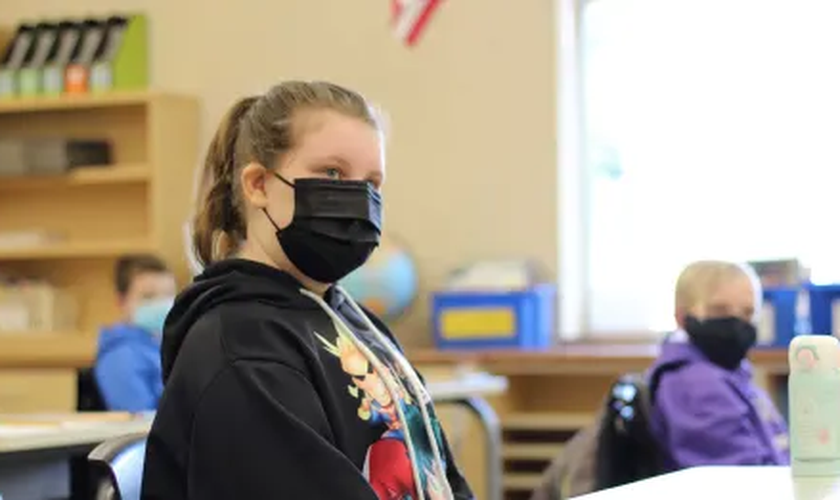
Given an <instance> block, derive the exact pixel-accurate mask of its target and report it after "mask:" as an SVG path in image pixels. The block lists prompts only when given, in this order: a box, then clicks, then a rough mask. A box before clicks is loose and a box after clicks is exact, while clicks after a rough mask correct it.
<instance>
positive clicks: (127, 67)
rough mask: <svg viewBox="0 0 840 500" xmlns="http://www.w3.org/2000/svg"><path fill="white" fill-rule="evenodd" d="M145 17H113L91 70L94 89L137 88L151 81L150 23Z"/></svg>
mask: <svg viewBox="0 0 840 500" xmlns="http://www.w3.org/2000/svg"><path fill="white" fill-rule="evenodd" d="M147 24H148V23H147V20H146V17H145V16H142V15H132V16H113V17H111V18H109V19H108V20H107V21H106V22H105V26H106V28H105V36H104V40H103V42H102V45H101V46H100V48H99V50H98V51H97V54H96V56H95V58H94V61H93V65H92V67H91V72H90V90H91V91H107V90H134V89H142V88H145V87H147V86H148V83H149V69H148V67H149V54H148V40H147V38H148V26H147Z"/></svg>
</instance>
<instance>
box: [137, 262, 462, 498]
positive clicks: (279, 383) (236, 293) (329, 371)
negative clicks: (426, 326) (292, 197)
mask: <svg viewBox="0 0 840 500" xmlns="http://www.w3.org/2000/svg"><path fill="white" fill-rule="evenodd" d="M302 288H303V287H302V286H301V285H300V283H298V282H297V281H296V280H295V279H294V278H292V277H291V276H290V275H288V274H285V273H283V272H281V271H278V270H276V269H274V268H271V267H268V266H264V265H262V264H258V263H255V262H251V261H245V260H229V261H225V262H222V263H219V264H216V265H214V266H212V267H210V268H208V269H207V270H206V271H205V272H204V273H202V274H201V275H200V276H199V277H197V278H196V280H195V282H194V283H193V285H192V286H191V287H189V288H188V289H187V290H185V291H184V292H183V293H182V294H181V295H180V296H179V297H178V299H177V300H176V302H175V306H174V307H173V309H172V312H171V313H170V315H169V317H168V318H167V321H166V327H165V329H164V336H163V347H162V361H163V377H164V382H165V383H166V389H165V391H164V394H163V397H162V399H161V401H160V405H159V408H158V412H157V416H156V418H155V421H154V424H153V426H152V430H151V433H150V435H149V440H148V444H147V449H146V463H145V469H144V476H143V492H142V498H144V499H162V500H176V499H195V500H217V499H218V500H221V499H227V500H240V499H242V500H245V499H247V500H260V499H266V500H267V499H272V500H274V499H290V500H377V499H378V500H383V499H388V500H391V499H394V500H397V499H399V500H407V499H412V500H419V499H420V498H424V499H437V498H442V499H455V500H467V499H472V498H473V495H472V493H471V492H470V489H469V487H468V486H467V484H466V482H465V481H464V479H463V477H462V476H461V474H460V473H459V472H458V470H457V468H456V466H455V464H454V463H453V460H452V456H451V453H450V451H449V447H448V445H447V444H446V439H445V437H444V436H443V433H442V432H441V431H440V428H439V424H438V422H437V419H436V418H435V416H434V409H433V408H432V406H431V404H420V403H421V402H423V403H425V402H427V400H428V396H427V394H426V393H425V390H424V389H423V388H422V385H420V384H419V383H417V382H416V381H417V380H418V378H417V376H416V374H415V373H414V372H413V369H411V368H410V367H408V365H407V364H406V362H405V360H404V358H402V355H401V354H400V353H399V351H398V347H397V343H396V341H395V340H394V338H393V336H392V335H391V334H390V332H388V330H387V328H386V327H385V326H384V325H383V324H382V323H381V322H380V321H379V320H377V319H376V318H374V317H373V316H372V315H371V314H370V313H367V316H368V317H369V318H370V320H367V318H365V317H364V315H365V313H363V312H361V311H360V309H359V308H358V306H355V304H354V303H353V302H352V301H351V300H350V299H349V298H347V297H345V296H344V295H343V293H341V292H340V291H339V290H337V289H336V288H332V289H330V290H329V291H328V292H327V294H326V295H325V297H324V299H323V300H321V298H319V297H315V296H312V295H311V294H307V292H305V291H302ZM408 372H410V373H408ZM432 435H434V436H435V438H434V439H430V438H429V436H432ZM439 470H445V474H440V473H439V474H435V473H434V471H439ZM418 482H419V483H420V485H421V486H420V489H421V490H422V491H424V492H426V493H425V494H424V495H423V497H418V496H417V493H416V488H415V484H417V483H418ZM447 483H448V485H449V487H450V488H451V492H452V494H451V495H450V494H449V491H450V490H449V488H447ZM432 490H434V491H436V492H437V495H433V494H431V495H430V494H429V493H428V492H429V491H432Z"/></svg>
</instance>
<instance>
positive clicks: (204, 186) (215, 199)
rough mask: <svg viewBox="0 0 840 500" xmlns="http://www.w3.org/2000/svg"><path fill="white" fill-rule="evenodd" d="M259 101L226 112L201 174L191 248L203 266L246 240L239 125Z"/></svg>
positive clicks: (248, 101)
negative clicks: (240, 196) (239, 187)
mask: <svg viewBox="0 0 840 500" xmlns="http://www.w3.org/2000/svg"><path fill="white" fill-rule="evenodd" d="M257 100H258V97H246V98H244V99H240V100H239V101H238V102H237V103H236V104H234V105H233V107H232V108H231V109H230V110H229V111H228V112H227V114H226V115H225V117H224V118H223V119H222V122H221V124H220V125H219V128H218V129H217V130H216V133H215V135H214V136H213V140H212V141H210V147H209V148H208V150H207V157H206V159H205V161H204V168H203V169H202V171H201V179H200V181H199V182H200V184H199V190H198V196H197V197H196V211H195V217H194V218H193V232H192V244H193V248H194V249H195V254H196V257H198V260H199V262H200V263H201V264H202V265H204V266H209V265H211V264H213V263H214V262H217V261H219V260H221V259H224V258H226V257H228V256H230V255H231V254H232V253H233V252H234V251H236V249H237V248H238V246H239V244H240V243H241V242H242V240H243V239H245V222H244V218H243V215H242V211H241V210H240V208H239V203H238V194H237V192H236V190H235V186H236V184H237V180H236V179H235V175H236V172H237V168H236V167H237V166H238V163H242V162H244V161H247V160H248V159H246V158H238V157H237V151H236V149H237V142H238V138H239V130H240V124H241V123H242V121H243V120H244V119H247V118H246V115H247V113H248V110H250V109H251V106H253V104H254V103H255V102H256V101H257Z"/></svg>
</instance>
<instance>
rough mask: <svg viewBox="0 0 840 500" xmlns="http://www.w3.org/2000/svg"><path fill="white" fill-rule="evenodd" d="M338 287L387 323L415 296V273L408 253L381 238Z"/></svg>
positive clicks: (390, 241) (396, 316) (387, 239)
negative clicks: (362, 263)
mask: <svg viewBox="0 0 840 500" xmlns="http://www.w3.org/2000/svg"><path fill="white" fill-rule="evenodd" d="M339 285H341V286H342V287H343V288H344V289H345V290H347V292H348V293H349V294H350V296H352V297H353V299H355V300H356V301H357V302H359V303H360V304H362V305H363V306H365V307H366V308H368V309H369V310H370V311H371V312H373V313H374V314H376V315H377V316H379V317H380V318H382V319H383V320H384V321H385V322H388V323H390V322H393V321H395V320H397V319H398V318H399V317H400V316H402V315H403V313H405V311H406V309H408V307H409V306H410V305H411V303H412V301H413V300H414V297H415V296H416V295H417V270H416V267H415V266H414V261H413V260H412V258H411V256H410V255H409V254H408V252H407V251H406V250H405V249H404V248H403V247H402V246H400V245H398V244H397V243H395V242H394V240H393V239H391V238H387V237H385V236H383V237H382V239H381V241H380V243H379V247H378V248H377V249H376V250H375V251H374V252H373V254H371V256H370V258H369V259H368V261H367V262H366V263H365V264H364V265H363V266H362V267H360V268H358V269H356V270H355V271H353V272H352V273H350V274H349V275H347V276H346V277H345V278H344V279H342V280H341V281H340V282H339Z"/></svg>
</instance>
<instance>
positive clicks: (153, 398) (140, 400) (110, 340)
mask: <svg viewBox="0 0 840 500" xmlns="http://www.w3.org/2000/svg"><path fill="white" fill-rule="evenodd" d="M94 376H95V378H96V383H97V385H98V386H99V392H100V393H101V394H102V398H103V399H104V400H105V405H106V406H107V408H108V410H112V411H129V412H135V413H136V412H144V411H152V410H155V409H157V405H158V400H159V399H160V395H161V393H162V392H163V378H162V376H161V368H160V340H159V339H158V338H156V337H154V336H152V335H150V334H149V333H148V332H146V331H145V330H142V329H140V328H138V327H136V326H133V325H129V324H117V325H113V326H109V327H105V328H103V329H102V332H101V333H100V334H99V349H98V352H97V355H96V365H95V366H94Z"/></svg>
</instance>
